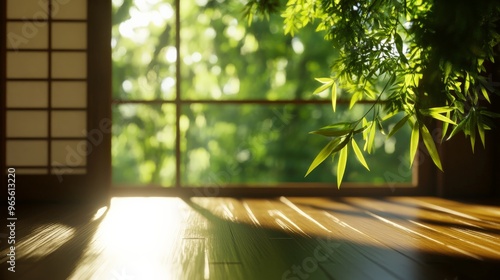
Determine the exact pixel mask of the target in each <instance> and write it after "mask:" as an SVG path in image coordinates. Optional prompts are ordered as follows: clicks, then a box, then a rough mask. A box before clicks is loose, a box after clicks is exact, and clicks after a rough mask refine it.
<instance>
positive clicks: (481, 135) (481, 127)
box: [477, 116, 486, 148]
mask: <svg viewBox="0 0 500 280" xmlns="http://www.w3.org/2000/svg"><path fill="white" fill-rule="evenodd" d="M477 132H479V138H481V143H483V148H486V143H485V138H484V125H483V122H482V119H481V117H480V116H479V117H478V122H477Z"/></svg>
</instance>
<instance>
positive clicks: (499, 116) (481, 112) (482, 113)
mask: <svg viewBox="0 0 500 280" xmlns="http://www.w3.org/2000/svg"><path fill="white" fill-rule="evenodd" d="M480 114H481V115H485V116H488V117H490V118H500V114H499V113H494V112H490V111H484V110H482V111H480Z"/></svg>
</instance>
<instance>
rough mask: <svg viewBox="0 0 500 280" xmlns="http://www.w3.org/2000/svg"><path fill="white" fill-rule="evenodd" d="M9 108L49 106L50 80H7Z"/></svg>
mask: <svg viewBox="0 0 500 280" xmlns="http://www.w3.org/2000/svg"><path fill="white" fill-rule="evenodd" d="M6 91H7V108H47V106H48V94H49V92H48V82H25V81H23V82H7V90H6Z"/></svg>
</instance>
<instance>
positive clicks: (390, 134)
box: [387, 115, 410, 138]
mask: <svg viewBox="0 0 500 280" xmlns="http://www.w3.org/2000/svg"><path fill="white" fill-rule="evenodd" d="M409 118H410V115H406V116H405V117H404V118H402V119H401V120H399V122H397V123H396V125H395V126H394V127H393V128H392V129H391V131H390V132H389V134H388V135H387V138H389V137H391V136H392V135H394V133H396V132H397V131H398V130H399V129H400V128H401V127H403V125H405V124H406V122H407V121H408V119H409Z"/></svg>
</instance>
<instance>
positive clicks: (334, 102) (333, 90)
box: [332, 82, 337, 112]
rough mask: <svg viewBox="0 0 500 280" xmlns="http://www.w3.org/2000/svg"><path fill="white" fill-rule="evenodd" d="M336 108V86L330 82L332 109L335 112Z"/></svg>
mask: <svg viewBox="0 0 500 280" xmlns="http://www.w3.org/2000/svg"><path fill="white" fill-rule="evenodd" d="M336 107H337V84H336V83H333V82H332V108H333V111H334V112H335V109H336Z"/></svg>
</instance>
